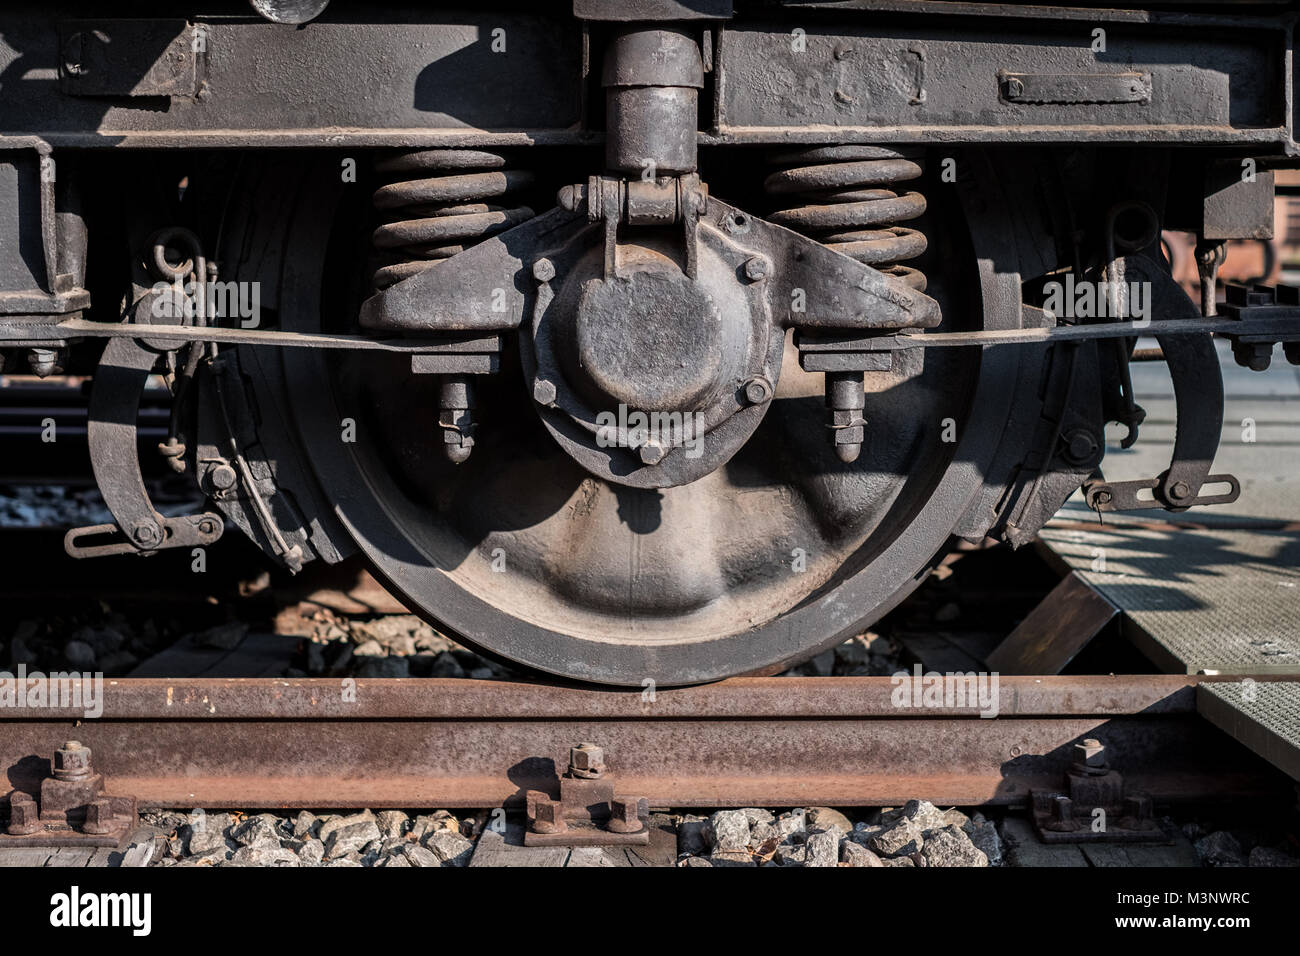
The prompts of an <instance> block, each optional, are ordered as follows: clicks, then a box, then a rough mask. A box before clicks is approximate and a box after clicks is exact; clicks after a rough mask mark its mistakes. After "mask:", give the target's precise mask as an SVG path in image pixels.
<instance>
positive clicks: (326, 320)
mask: <svg viewBox="0 0 1300 956" xmlns="http://www.w3.org/2000/svg"><path fill="white" fill-rule="evenodd" d="M275 162H276V165H275V166H274V167H273V168H270V169H265V170H263V171H261V172H260V173H259V174H258V175H256V176H252V177H251V178H246V179H244V180H243V181H241V182H240V183H239V184H238V185H237V188H236V189H235V191H234V194H235V196H236V197H237V200H236V206H235V207H234V208H233V209H232V210H231V214H230V215H229V216H228V217H227V223H226V226H225V228H224V236H225V243H224V245H223V253H222V260H221V261H222V262H223V268H224V269H225V273H224V275H225V277H226V278H233V279H249V278H254V279H257V280H258V281H261V282H262V284H263V292H262V301H263V303H264V306H269V307H270V308H271V309H273V310H274V311H275V313H276V314H277V315H278V319H279V323H280V326H281V327H282V328H284V329H288V330H296V331H316V330H321V329H324V330H332V331H335V330H336V331H352V330H355V328H356V314H357V312H356V310H357V305H358V303H359V301H360V299H361V297H363V296H364V295H365V294H366V292H367V289H366V286H365V283H366V282H367V281H368V276H366V275H365V270H364V269H362V268H361V267H360V265H359V263H360V262H361V260H362V259H363V258H364V255H365V253H364V249H363V246H364V243H365V236H366V234H367V230H366V227H365V221H364V216H365V212H364V210H363V209H362V205H363V204H362V203H361V202H358V201H357V200H358V198H359V190H358V191H357V192H355V193H352V194H350V193H349V192H348V190H349V188H351V189H353V190H356V189H357V187H355V186H352V187H349V186H348V185H347V184H340V183H339V181H338V179H339V177H338V173H337V166H336V165H334V164H333V163H330V164H319V165H312V164H308V163H306V162H304V161H302V160H299V159H284V160H276V161H275ZM968 167H969V168H970V169H972V170H973V171H972V172H970V173H969V174H968V175H967V176H966V177H964V180H965V186H964V188H959V187H957V186H952V185H947V186H940V185H939V184H938V183H937V182H935V183H933V184H932V185H933V190H934V195H932V197H931V209H930V212H929V213H928V214H927V218H926V220H925V221H924V222H923V225H924V227H925V229H926V231H927V233H928V235H929V239H930V250H929V252H928V253H926V255H925V257H924V258H923V259H922V260H921V261H920V262H919V263H918V265H920V266H922V267H923V268H924V270H925V273H926V275H927V278H928V280H929V286H928V294H930V295H931V296H933V297H934V298H935V299H936V300H938V301H939V303H940V304H941V306H942V309H943V315H944V324H943V326H942V329H943V330H960V329H975V328H996V327H1011V326H1015V325H1019V324H1020V322H1021V309H1020V289H1021V284H1020V275H1019V271H1020V265H1019V262H1020V259H1019V256H1020V252H1019V249H1020V248H1021V247H1022V246H1023V247H1025V248H1028V247H1029V246H1031V245H1032V244H1033V243H1034V242H1036V241H1037V240H1038V238H1040V237H1038V236H1035V235H1028V236H1027V233H1032V232H1033V231H1034V229H1036V228H1039V227H1033V226H1028V225H1025V223H1026V222H1027V221H1029V219H1030V217H1029V216H1028V215H1027V214H1026V213H1025V211H1024V210H1023V209H1020V210H1017V209H1016V208H1015V207H1014V206H1013V204H1012V203H1009V202H1008V201H1007V200H1006V198H1005V197H1004V196H1003V194H1002V191H1001V188H1000V186H999V183H998V181H997V178H996V174H995V173H994V169H993V166H992V164H991V163H989V162H988V161H987V160H986V159H985V158H984V157H983V156H982V155H981V154H973V155H972V158H971V160H970V161H969V163H968ZM940 190H947V192H946V193H945V194H944V195H945V196H946V197H947V198H943V199H936V198H935V196H936V195H939V191H940ZM959 197H960V198H959ZM286 213H287V215H286ZM1037 218H1040V219H1045V218H1046V217H1037ZM453 267H454V265H453V264H446V265H442V266H439V268H453ZM252 353H258V354H256V355H254V354H252ZM792 353H793V349H791V348H787V357H786V362H785V367H784V370H783V373H782V376H781V379H780V384H779V388H778V391H777V393H776V397H775V400H774V401H773V403H772V407H771V409H770V411H769V412H768V414H767V415H766V418H765V419H764V421H763V423H762V425H761V426H760V427H759V429H758V431H757V432H756V433H755V434H754V436H753V437H752V438H751V439H750V440H749V441H748V443H747V444H746V445H745V447H744V448H743V449H742V450H741V451H740V452H739V453H738V454H737V455H736V456H735V457H734V458H733V459H732V460H731V461H730V462H729V463H727V464H726V465H725V466H723V467H721V468H719V469H717V470H716V471H714V472H713V473H711V474H709V475H707V476H705V477H703V478H700V479H699V480H696V481H694V482H691V483H689V484H685V485H681V486H679V487H672V488H665V489H660V490H639V489H634V488H629V487H624V486H619V485H614V484H610V483H607V482H604V481H602V480H600V479H598V478H596V477H594V476H593V475H591V474H590V473H588V472H587V471H585V470H584V469H583V468H581V467H580V466H579V465H577V464H576V463H575V462H574V461H573V460H572V459H571V458H569V457H568V456H567V455H566V454H565V453H563V452H562V451H561V450H560V449H559V448H558V447H557V446H556V444H555V442H554V441H553V440H552V439H551V437H550V436H549V435H548V434H547V431H546V429H545V428H544V427H543V424H542V422H541V421H540V420H539V418H538V416H537V415H536V413H535V412H534V411H533V408H532V403H531V402H530V401H529V396H527V395H526V394H525V392H524V385H523V378H522V376H521V375H520V374H519V372H518V370H517V369H512V368H509V367H504V368H503V369H502V370H501V372H500V373H499V374H497V375H495V376H482V377H481V378H482V384H481V386H480V388H479V393H480V408H479V410H478V416H477V417H478V420H479V421H480V423H481V424H480V431H479V435H478V437H477V439H476V444H475V448H474V454H473V456H472V457H471V458H470V459H469V460H468V461H467V462H465V463H463V464H459V465H457V464H452V463H451V462H450V461H448V460H447V458H446V457H445V456H444V454H443V453H442V451H441V448H440V444H441V436H440V434H439V430H438V425H437V384H436V382H435V381H432V380H431V379H432V378H433V377H432V376H420V375H413V374H411V371H410V365H409V359H405V358H403V357H401V356H395V355H391V354H383V353H362V352H356V353H342V352H329V353H326V352H318V351H312V350H305V349H284V350H282V351H281V352H279V353H278V354H277V353H274V352H272V351H271V350H261V349H242V350H241V352H240V354H239V361H240V363H241V366H242V369H243V374H244V376H245V378H246V380H247V381H248V384H249V387H250V388H251V390H252V392H253V394H254V395H255V396H256V401H257V405H258V407H259V409H260V410H261V412H260V414H261V416H262V417H263V418H264V419H265V418H267V416H268V414H274V416H275V417H277V418H282V419H283V421H284V422H285V423H287V426H288V428H287V431H288V432H289V433H291V434H292V438H293V445H294V447H292V448H290V447H288V446H287V445H283V444H280V445H277V444H276V442H277V441H282V439H271V438H268V437H267V436H266V435H263V436H262V445H263V448H264V451H265V454H266V456H267V460H268V461H270V462H275V461H276V460H277V459H280V458H282V457H289V456H297V457H298V458H299V459H300V460H302V461H304V462H306V463H308V466H309V469H310V471H311V473H312V479H313V481H314V482H315V484H316V487H315V488H313V489H311V490H310V494H309V493H308V490H307V489H303V490H301V491H298V490H297V489H290V490H291V491H298V495H299V500H306V499H307V498H308V497H311V496H315V497H317V498H318V500H324V501H328V502H329V503H330V506H331V507H332V510H333V515H332V516H331V520H337V522H338V524H339V525H340V526H341V527H343V528H344V529H346V533H347V535H348V536H350V538H351V539H352V540H353V541H354V542H355V544H356V546H357V547H358V548H359V549H360V550H361V551H362V552H364V554H365V555H366V557H367V558H368V560H369V561H370V563H371V564H372V565H373V567H374V569H375V571H376V572H377V573H378V574H379V575H380V576H381V577H382V578H383V579H384V580H386V581H387V582H388V583H389V584H390V585H391V586H392V587H393V588H394V589H395V590H396V591H397V592H398V593H399V594H400V595H402V597H403V598H404V599H405V600H406V601H407V602H409V604H410V605H411V606H412V607H413V608H416V609H418V610H419V611H420V613H421V614H423V615H425V616H427V617H428V618H429V619H431V620H432V621H433V622H434V623H436V624H437V625H439V626H440V627H442V628H444V629H446V630H447V631H448V632H449V633H451V634H452V635H454V636H456V637H457V638H458V639H460V640H463V641H465V642H466V643H468V644H470V645H472V646H475V647H476V648H478V649H480V650H484V651H486V652H488V653H491V654H493V655H495V656H498V657H500V658H504V659H506V660H509V661H513V662H515V663H517V664H520V665H523V666H526V667H529V668H535V669H537V670H541V671H545V672H548V673H550V674H554V675H560V676H562V677H566V678H572V679H576V680H581V681H592V682H600V683H608V684H617V685H626V686H645V685H646V683H647V682H653V683H654V684H655V685H658V686H670V685H680V684H689V683H694V682H700V681H707V680H713V679H717V678H722V677H727V676H730V675H737V674H743V673H775V672H778V671H780V670H782V669H784V668H786V667H788V666H789V665H791V664H792V663H795V662H797V661H799V660H801V659H805V658H807V657H809V656H811V655H813V654H816V653H818V652H819V651H821V650H823V649H825V648H827V647H830V646H832V645H834V644H835V643H836V642H838V641H842V640H844V639H846V638H847V637H850V636H852V635H853V634H855V633H859V632H860V631H861V630H862V629H863V628H864V627H866V626H867V625H869V624H870V623H871V622H873V621H875V620H877V619H878V618H879V617H880V616H881V615H883V614H884V613H885V612H887V611H888V610H889V609H890V608H892V607H893V606H894V605H896V604H897V603H898V602H899V601H900V600H901V599H902V598H903V597H904V596H906V594H908V593H909V592H910V591H911V590H912V589H913V588H914V587H915V586H916V585H917V584H918V583H919V582H920V581H921V580H922V579H923V578H924V576H925V574H926V573H927V570H928V569H929V568H930V567H931V566H932V563H933V561H934V560H935V559H936V557H937V556H939V555H940V554H942V553H943V551H944V550H945V547H946V545H947V544H948V543H949V541H950V539H951V537H952V535H953V534H954V532H960V531H961V530H962V527H963V525H970V526H971V527H981V526H980V525H979V516H976V519H975V520H974V521H973V522H971V521H968V520H967V516H968V514H970V513H972V512H973V511H975V510H979V509H983V510H984V511H986V512H987V511H988V502H987V500H986V496H985V495H982V492H983V491H984V483H985V475H986V473H987V471H988V469H989V467H990V463H991V462H992V460H993V457H994V455H995V453H996V451H997V449H998V447H999V443H1000V442H1001V440H1002V437H1003V434H1004V431H1006V428H1007V422H1008V419H1009V418H1010V416H1011V411H1012V408H1013V406H1014V403H1016V402H1017V401H1023V400H1025V396H1023V395H1020V394H1018V393H1017V391H1016V387H1015V385H1014V383H1017V382H1022V381H1032V380H1034V378H1035V377H1034V375H1031V374H1023V372H1024V369H1023V368H1022V366H1021V363H1025V362H1034V361H1041V355H1037V357H1036V353H1035V354H1029V353H1026V351H1025V350H1022V349H1015V348H1006V349H988V350H980V349H969V348H967V349H942V350H932V351H930V352H929V353H924V352H923V351H921V350H911V351H908V352H905V353H900V358H899V360H898V361H896V362H895V367H894V369H893V370H892V371H889V372H871V373H867V395H866V409H865V417H866V420H867V422H868V427H867V431H866V441H865V443H864V445H863V448H862V452H861V455H860V457H859V458H858V460H857V461H855V462H853V463H851V464H846V463H844V462H842V461H840V460H839V459H838V458H837V456H836V454H835V451H834V449H833V448H832V447H831V446H830V445H829V444H828V443H827V441H826V439H825V425H824V420H825V409H824V405H823V399H822V382H821V379H822V376H821V375H820V374H809V373H805V372H803V371H801V370H800V369H799V367H798V364H797V362H795V361H793V360H792ZM506 364H507V366H508V363H506ZM985 524H987V521H985ZM341 547H342V546H341Z"/></svg>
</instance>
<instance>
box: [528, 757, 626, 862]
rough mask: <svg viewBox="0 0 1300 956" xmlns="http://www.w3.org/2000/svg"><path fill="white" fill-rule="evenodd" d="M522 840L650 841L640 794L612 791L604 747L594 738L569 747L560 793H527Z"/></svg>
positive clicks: (576, 842) (537, 842)
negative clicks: (596, 742)
mask: <svg viewBox="0 0 1300 956" xmlns="http://www.w3.org/2000/svg"><path fill="white" fill-rule="evenodd" d="M526 799H527V813H528V832H527V833H525V834H524V845H525V846H644V845H646V844H648V843H649V842H650V828H649V825H648V824H647V820H648V818H649V816H650V809H649V805H648V803H647V801H646V799H645V798H644V797H624V796H616V795H615V793H614V777H613V775H612V774H609V773H606V771H605V752H604V750H603V749H602V748H601V747H598V746H597V745H596V744H592V743H582V744H578V745H577V746H576V747H571V748H570V749H569V769H568V770H567V771H565V774H564V776H562V777H561V778H560V798H559V799H558V800H555V799H552V797H551V796H550V795H549V794H546V793H543V792H542V791H540V790H529V791H528V793H527V795H526Z"/></svg>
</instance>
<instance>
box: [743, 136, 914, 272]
mask: <svg viewBox="0 0 1300 956" xmlns="http://www.w3.org/2000/svg"><path fill="white" fill-rule="evenodd" d="M774 162H775V164H776V165H778V166H780V167H782V168H781V169H779V170H778V171H777V172H774V173H772V174H771V175H770V176H768V177H767V180H766V182H765V183H764V188H765V189H766V190H767V191H768V192H769V193H771V194H772V195H774V196H778V197H781V199H782V200H784V199H786V198H789V199H791V200H796V201H798V202H799V203H800V205H796V206H789V207H786V208H783V209H781V210H779V211H778V212H775V213H773V214H771V215H770V216H769V217H768V218H770V219H771V220H772V221H773V222H775V223H779V224H780V225H782V226H785V227H787V228H789V229H793V230H795V231H796V232H802V233H804V234H805V235H807V236H810V237H812V238H814V239H816V240H818V241H819V242H823V243H825V244H826V245H829V246H832V247H833V248H834V249H835V250H836V251H837V252H842V253H844V254H845V255H847V256H850V257H851V258H854V259H856V260H858V261H859V262H861V263H864V264H866V265H869V266H871V267H873V268H875V269H879V270H880V271H881V272H885V273H888V274H890V275H894V276H897V277H898V278H900V279H902V280H903V281H904V282H906V283H907V284H908V285H910V286H911V287H912V288H914V289H916V290H917V291H920V292H924V291H925V276H924V275H923V274H922V273H921V272H919V271H917V270H916V269H913V268H911V267H909V266H904V265H900V264H899V263H901V262H904V261H906V260H908V259H914V258H916V257H917V256H919V255H921V254H922V253H923V252H925V249H926V239H925V235H924V234H923V233H922V232H920V230H917V229H913V228H911V227H908V226H900V225H897V223H902V222H908V221H909V220H912V219H916V218H917V217H918V216H920V215H922V214H923V213H924V212H925V197H924V196H922V195H921V194H920V193H918V192H904V193H902V194H901V195H900V194H899V193H898V192H896V191H895V190H894V189H893V188H892V187H893V186H894V185H895V184H897V183H903V182H907V181H909V180H913V179H917V178H918V177H919V176H920V175H921V171H922V170H921V165H920V163H918V162H917V161H916V160H915V159H911V158H908V157H907V156H904V155H903V154H901V153H898V152H896V151H894V150H892V149H884V148H882V147H879V146H828V147H821V148H817V149H808V150H800V151H798V152H791V153H782V154H779V155H777V156H776V157H774Z"/></svg>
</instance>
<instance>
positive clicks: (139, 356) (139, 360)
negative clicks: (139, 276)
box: [63, 228, 225, 558]
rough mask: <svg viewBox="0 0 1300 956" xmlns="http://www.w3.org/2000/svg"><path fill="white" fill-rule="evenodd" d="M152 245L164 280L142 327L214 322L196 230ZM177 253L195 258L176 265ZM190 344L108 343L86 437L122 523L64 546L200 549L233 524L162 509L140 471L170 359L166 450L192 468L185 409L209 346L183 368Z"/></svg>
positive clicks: (78, 549) (77, 554)
mask: <svg viewBox="0 0 1300 956" xmlns="http://www.w3.org/2000/svg"><path fill="white" fill-rule="evenodd" d="M150 249H151V256H150V258H149V260H148V261H147V262H146V270H147V271H148V272H149V274H150V275H152V276H153V277H155V278H156V279H158V280H159V286H158V287H155V288H153V289H151V290H150V291H148V292H147V293H145V294H144V295H143V296H141V297H140V298H139V299H138V300H137V302H136V303H135V306H134V316H133V318H134V322H135V324H136V325H137V326H143V325H149V324H151V323H154V322H157V321H171V322H184V321H187V320H189V319H192V320H193V321H194V322H195V324H196V325H198V326H202V325H203V324H204V323H205V322H206V320H207V279H208V265H207V261H206V260H205V258H204V256H203V252H202V247H201V245H200V243H199V239H198V237H197V236H196V235H194V233H192V232H190V231H189V230H188V229H180V228H170V229H165V230H162V231H160V232H158V233H156V234H155V235H154V236H153V238H152V240H151V242H150ZM178 250H179V251H178ZM177 255H180V256H185V255H188V258H185V259H183V260H182V261H181V262H179V263H178V264H173V259H174V258H175V257H176V256H177ZM186 279H189V280H190V281H191V282H192V283H193V285H192V289H193V295H192V296H191V295H190V294H188V293H187V292H186V291H185V288H184V285H183V283H184V280H186ZM185 344H186V343H185V342H184V341H179V342H174V343H172V342H156V341H154V340H152V339H149V338H138V339H137V338H115V339H110V340H109V342H108V344H107V345H106V346H105V347H104V353H103V355H102V356H101V358H100V360H99V365H98V367H97V368H96V370H95V376H94V382H93V384H92V386H91V395H90V408H89V415H88V423H87V426H86V436H87V443H88V445H89V447H90V464H91V468H92V469H93V471H94V474H95V482H96V484H97V485H98V486H99V491H100V494H101V495H103V498H104V504H105V506H106V507H107V508H108V511H109V513H110V514H111V515H112V516H113V521H114V523H112V524H102V525H92V526H90V527H84V528H73V529H71V530H70V531H68V533H67V535H66V536H65V537H64V542H63V544H64V549H65V550H66V551H67V552H68V554H69V555H71V556H72V557H74V558H88V557H100V556H104V555H110V554H130V553H150V552H154V551H159V550H163V549H166V548H184V547H198V546H203V545H208V544H211V543H212V542H214V541H216V540H217V539H218V538H220V537H221V534H222V531H223V530H224V527H225V526H224V523H223V521H222V519H221V516H220V515H219V514H217V513H216V512H212V511H207V512H203V513H201V514H193V515H180V516H177V517H166V516H164V515H162V514H160V513H159V512H158V510H157V509H156V508H155V507H154V505H153V502H152V501H151V500H150V498H149V491H148V489H147V488H146V487H145V483H144V476H143V473H142V472H141V468H140V459H139V453H138V450H137V445H136V420H137V418H138V417H139V413H140V399H141V396H142V395H143V394H144V389H145V386H146V385H147V384H148V381H149V377H150V376H151V375H152V374H153V373H154V369H155V368H156V367H157V365H158V364H159V362H160V361H161V360H162V359H163V358H164V357H166V359H167V361H168V363H169V364H173V366H174V368H175V369H176V376H177V377H176V388H175V393H174V396H173V410H172V418H171V428H170V429H169V437H168V440H167V441H166V442H164V443H163V444H162V445H161V446H160V447H159V451H160V452H161V453H162V454H163V455H164V456H165V457H166V458H167V459H168V461H169V462H170V463H171V464H172V466H173V469H174V470H177V471H180V470H183V468H184V459H183V456H184V454H185V445H184V444H183V443H182V442H181V441H180V440H179V438H178V432H179V422H180V406H181V403H182V402H183V401H184V399H185V396H186V394H187V392H188V386H189V383H190V381H191V380H192V378H193V376H194V373H195V371H196V370H197V368H198V364H199V361H200V360H201V358H202V353H203V351H204V349H205V343H204V342H203V341H202V340H194V341H192V342H191V343H190V346H189V355H188V357H187V359H186V361H185V363H184V365H183V366H182V365H180V364H179V363H176V362H175V353H176V352H177V350H178V349H179V348H181V347H182V346H183V345H185ZM178 466H179V467H178Z"/></svg>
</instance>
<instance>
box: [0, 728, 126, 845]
mask: <svg viewBox="0 0 1300 956" xmlns="http://www.w3.org/2000/svg"><path fill="white" fill-rule="evenodd" d="M90 758H91V751H90V748H89V747H85V746H83V745H82V744H81V743H79V742H78V741H75V740H69V741H68V742H67V743H65V744H64V745H63V746H62V747H60V748H59V749H58V750H56V751H55V752H54V759H53V760H52V761H51V762H50V775H49V776H47V777H45V778H44V779H42V780H41V781H40V790H39V793H38V794H37V795H35V796H34V795H33V794H31V793H28V792H27V791H25V790H13V791H11V792H10V793H9V825H8V827H7V828H6V830H5V832H4V833H2V834H0V848H3V847H10V846H117V845H119V844H120V843H121V842H122V840H123V839H125V838H126V836H127V835H128V834H129V833H130V832H131V830H133V829H134V828H135V825H136V807H135V797H129V796H114V795H111V794H109V793H107V792H105V788H106V781H105V779H104V775H103V774H101V773H95V769H94V767H93V766H92V765H91V760H90Z"/></svg>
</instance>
